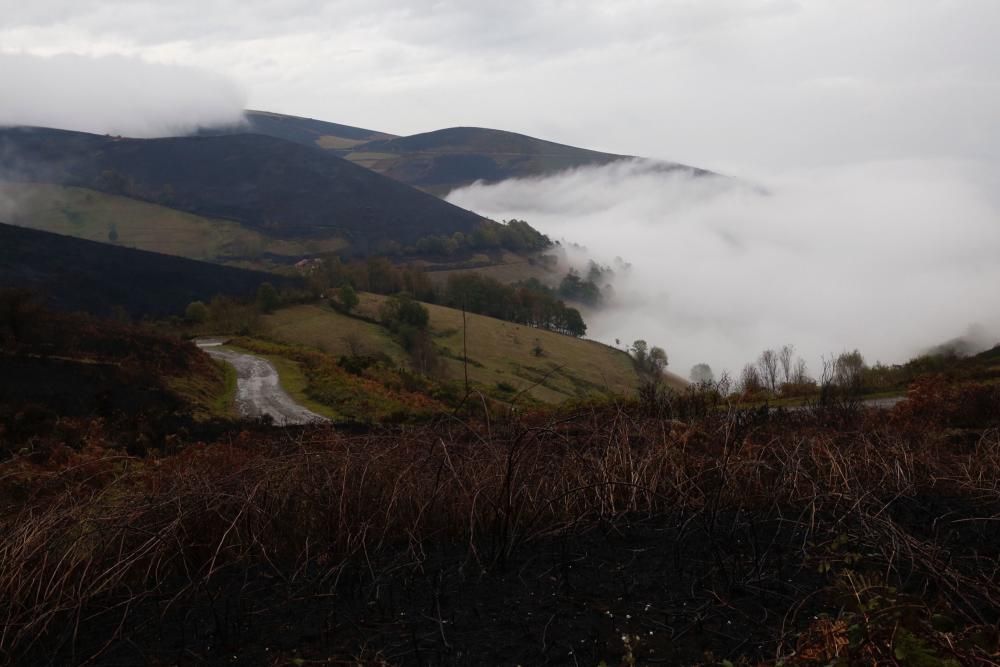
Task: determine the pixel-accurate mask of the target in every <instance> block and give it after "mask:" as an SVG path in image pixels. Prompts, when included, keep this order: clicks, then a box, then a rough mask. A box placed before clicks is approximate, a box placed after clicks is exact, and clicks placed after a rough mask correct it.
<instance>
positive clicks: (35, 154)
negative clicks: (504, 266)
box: [0, 128, 482, 252]
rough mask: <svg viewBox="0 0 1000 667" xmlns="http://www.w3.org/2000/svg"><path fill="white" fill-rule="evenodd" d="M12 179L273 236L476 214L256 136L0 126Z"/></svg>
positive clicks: (459, 225)
mask: <svg viewBox="0 0 1000 667" xmlns="http://www.w3.org/2000/svg"><path fill="white" fill-rule="evenodd" d="M0 157H2V160H0V164H3V165H4V166H5V167H6V174H2V173H0V177H6V178H7V179H9V180H18V181H34V182H42V183H57V184H61V185H73V186H79V187H86V188H91V189H94V190H99V191H102V192H108V193H111V194H116V195H125V196H129V197H133V198H136V199H141V200H145V201H150V202H154V203H157V204H160V205H163V206H168V207H170V208H176V209H180V210H183V211H187V212H190V213H195V214H198V215H202V216H207V217H214V218H223V219H227V220H234V221H237V222H239V223H241V224H243V225H245V226H247V227H249V228H252V229H255V230H257V231H261V232H264V233H266V234H269V235H271V236H273V237H279V238H330V237H340V238H345V239H347V240H349V241H350V242H351V243H352V245H353V246H354V247H355V248H356V249H357V250H359V251H361V252H367V250H368V248H369V247H370V246H374V245H377V244H378V243H379V242H382V241H386V240H392V241H397V242H399V243H413V242H415V241H417V240H418V239H420V238H423V237H425V236H430V235H451V234H453V233H455V232H471V231H472V230H473V229H474V228H475V227H476V226H477V225H478V223H479V222H480V221H481V220H482V218H481V216H479V215H477V214H475V213H472V212H471V211H466V210H464V209H461V208H458V207H457V206H453V205H451V204H448V203H446V202H442V201H441V200H439V199H437V198H436V197H432V196H429V195H427V194H426V193H423V192H420V191H418V190H414V189H413V188H410V187H408V186H406V185H403V184H401V183H398V182H396V181H394V180H392V179H389V178H385V177H383V176H380V175H379V174H375V173H372V172H371V171H369V170H367V169H364V168H362V167H359V166H357V165H355V164H352V163H351V162H348V161H347V160H344V159H341V158H340V157H338V156H336V155H334V154H332V153H331V152H329V151H323V150H319V149H313V148H307V147H306V146H302V145H300V144H297V143H292V142H290V141H285V140H282V139H277V138H274V137H268V136H263V135H257V134H239V135H227V136H198V137H175V138H167V139H122V138H116V137H102V136H97V135H88V134H81V133H77V132H66V131H61V130H49V129H41V128H13V129H6V130H0Z"/></svg>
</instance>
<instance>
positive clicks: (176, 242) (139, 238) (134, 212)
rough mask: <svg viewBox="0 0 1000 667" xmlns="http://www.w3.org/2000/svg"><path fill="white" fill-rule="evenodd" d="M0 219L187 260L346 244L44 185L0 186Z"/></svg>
mask: <svg viewBox="0 0 1000 667" xmlns="http://www.w3.org/2000/svg"><path fill="white" fill-rule="evenodd" d="M0 220H6V221H7V222H9V223H10V224H14V225H18V226H19V227H30V228H32V229H38V230H41V231H46V232H53V233H55V234H63V235H65V236H75V237H77V238H81V239H87V240H89V241H101V242H107V241H110V240H112V239H113V242H114V243H115V244H116V245H119V246H124V247H127V248H137V249H139V250H149V251H151V252H159V253H165V254H167V255H178V256H180V257H187V258H189V259H197V260H202V261H211V262H221V263H229V264H243V263H253V264H254V265H260V264H261V263H262V262H264V261H265V260H267V259H268V258H273V259H275V261H278V262H285V263H287V258H297V257H302V256H305V255H314V254H316V253H322V252H333V251H336V250H338V249H340V248H341V247H343V246H344V245H345V242H344V241H342V240H339V239H288V240H285V239H275V238H272V237H270V236H267V235H265V234H262V233H260V232H258V231H255V230H252V229H248V228H246V227H244V226H242V225H240V224H239V223H237V222H232V221H230V220H219V219H217V218H205V217H202V216H198V215H194V214H192V213H185V212H183V211H178V210H176V209H172V208H167V207H165V206H160V205H158V204H151V203H149V202H144V201H140V200H138V199H132V198H130V197H122V196H118V195H110V194H107V193H104V192H98V191H96V190H89V189H86V188H76V187H70V186H64V185H51V184H48V183H0Z"/></svg>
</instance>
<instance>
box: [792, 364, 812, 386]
mask: <svg viewBox="0 0 1000 667" xmlns="http://www.w3.org/2000/svg"><path fill="white" fill-rule="evenodd" d="M792 382H794V383H795V384H805V383H806V382H809V371H808V370H807V368H806V360H805V359H803V358H802V357H799V358H798V360H797V361H796V362H795V370H794V371H793V372H792Z"/></svg>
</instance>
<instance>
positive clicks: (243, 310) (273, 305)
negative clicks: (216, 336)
mask: <svg viewBox="0 0 1000 667" xmlns="http://www.w3.org/2000/svg"><path fill="white" fill-rule="evenodd" d="M310 298H311V294H310V292H308V291H301V290H297V289H288V288H282V289H281V290H279V289H278V288H276V287H275V286H274V285H272V284H271V283H268V282H265V283H261V285H260V287H258V288H257V294H256V297H255V298H254V300H253V301H244V300H240V299H235V298H233V297H231V296H226V295H224V294H217V295H216V296H215V297H213V298H212V300H211V301H209V302H208V303H207V304H206V303H205V302H204V301H192V302H191V303H189V304H188V305H187V307H186V308H185V309H184V321H185V322H186V323H188V324H191V325H196V326H204V325H207V326H208V327H209V328H210V329H212V330H213V331H219V332H231V333H239V334H248V333H250V332H252V331H253V330H254V329H255V328H256V325H257V321H258V317H259V316H260V315H261V314H265V315H266V314H268V313H272V312H274V311H275V310H277V309H278V308H280V307H281V306H283V305H286V304H293V303H302V302H305V301H309V300H310Z"/></svg>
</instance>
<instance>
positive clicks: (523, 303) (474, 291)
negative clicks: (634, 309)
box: [441, 273, 587, 337]
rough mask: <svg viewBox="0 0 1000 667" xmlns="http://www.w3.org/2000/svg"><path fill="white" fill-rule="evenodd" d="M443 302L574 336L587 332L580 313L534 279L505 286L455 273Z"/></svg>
mask: <svg viewBox="0 0 1000 667" xmlns="http://www.w3.org/2000/svg"><path fill="white" fill-rule="evenodd" d="M441 303H442V304H443V305H445V306H449V307H452V308H464V309H465V310H468V311H470V312H473V313H478V314H480V315H489V316H490V317H496V318H498V319H501V320H506V321H508V322H516V323H518V324H526V325H528V326H533V327H538V328H540V329H548V330H550V331H557V332H559V333H564V334H569V335H571V336H577V337H579V336H583V335H584V334H585V333H587V325H586V324H585V323H584V321H583V317H582V316H581V315H580V311H578V310H577V309H576V308H571V307H569V306H567V305H566V304H565V303H564V302H563V301H562V300H561V299H559V298H558V296H557V295H556V294H555V292H554V291H553V290H552V289H551V288H549V287H546V286H545V285H543V284H542V283H541V282H539V281H538V280H537V279H535V278H532V279H530V280H526V281H523V282H520V283H517V284H514V285H506V284H504V283H501V282H500V281H498V280H496V279H494V278H490V277H488V276H483V275H480V274H477V273H455V274H452V275H450V276H448V281H447V283H446V285H445V288H444V291H443V294H442V295H441Z"/></svg>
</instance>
